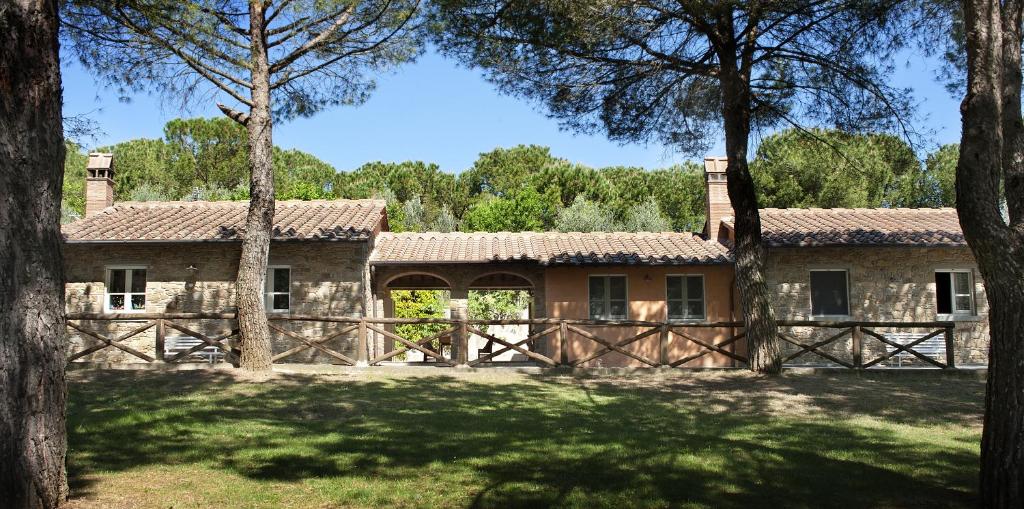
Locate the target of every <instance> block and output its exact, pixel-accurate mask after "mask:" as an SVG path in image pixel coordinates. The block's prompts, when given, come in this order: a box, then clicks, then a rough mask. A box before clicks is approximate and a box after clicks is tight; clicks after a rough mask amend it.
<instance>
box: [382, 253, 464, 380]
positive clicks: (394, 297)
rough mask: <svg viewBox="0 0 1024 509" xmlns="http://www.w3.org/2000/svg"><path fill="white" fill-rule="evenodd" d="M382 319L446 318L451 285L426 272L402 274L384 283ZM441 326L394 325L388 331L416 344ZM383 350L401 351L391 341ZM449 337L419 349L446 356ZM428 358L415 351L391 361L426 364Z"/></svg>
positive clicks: (398, 346)
mask: <svg viewBox="0 0 1024 509" xmlns="http://www.w3.org/2000/svg"><path fill="white" fill-rule="evenodd" d="M385 291H386V297H385V306H384V307H385V316H389V317H393V318H450V311H449V299H450V296H451V285H450V284H449V283H448V281H447V280H445V279H443V278H441V277H440V276H437V275H434V274H430V273H427V272H412V273H404V274H401V275H398V276H396V277H393V278H391V279H390V280H388V281H387V282H386V283H385ZM447 328H448V326H447V325H445V324H435V323H423V324H397V325H394V326H389V327H388V329H391V332H393V333H395V334H397V335H399V336H401V337H403V338H405V339H406V340H409V341H412V342H419V341H420V340H423V339H425V338H429V337H431V336H434V335H436V334H438V333H439V332H442V331H444V330H445V329H447ZM391 343H393V344H390V345H388V347H386V348H385V349H386V350H390V349H391V348H390V347H394V348H402V347H403V345H402V344H401V343H400V342H397V341H392V342H391ZM451 345H452V338H451V336H450V335H445V336H442V337H440V338H438V339H436V340H434V341H431V342H429V344H424V345H423V346H424V347H425V348H427V349H429V350H431V351H434V352H437V353H439V354H441V355H445V356H450V350H451ZM431 360H434V359H433V358H432V357H430V356H428V355H426V354H424V353H422V352H420V351H416V350H412V351H408V352H406V353H404V354H401V355H399V356H397V357H394V358H393V359H392V361H396V362H428V361H431Z"/></svg>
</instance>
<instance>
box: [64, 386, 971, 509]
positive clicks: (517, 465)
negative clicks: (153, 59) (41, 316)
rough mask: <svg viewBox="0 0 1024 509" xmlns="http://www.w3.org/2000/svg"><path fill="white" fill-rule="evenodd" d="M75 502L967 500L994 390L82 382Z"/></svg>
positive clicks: (761, 503) (73, 449)
mask: <svg viewBox="0 0 1024 509" xmlns="http://www.w3.org/2000/svg"><path fill="white" fill-rule="evenodd" d="M69 381H70V403H69V409H68V430H69V452H68V467H69V475H70V482H71V487H72V507H76V508H77V507H90V508H91V507H104V508H107V507H126V508H127V507H131V508H134V507H161V508H168V507H372V506H393V507H545V506H552V507H586V508H591V507H751V506H756V507H775V508H782V507H965V506H971V505H973V502H974V497H975V491H976V479H975V478H976V469H977V462H978V442H979V438H980V432H981V427H980V423H981V412H982V400H983V394H984V384H983V383H982V382H980V381H978V380H976V379H974V378H970V377H945V376H939V375H938V374H937V373H926V374H920V375H901V376H881V375H873V376H867V375H864V376H857V375H856V374H852V373H848V374H836V375H831V376H829V375H787V376H785V377H782V378H774V379H772V378H759V377H755V376H752V375H749V374H746V373H732V372H730V373H693V372H684V371H677V372H674V373H672V374H666V375H657V374H654V375H643V376H629V377H627V376H616V377H611V376H607V377H605V376H602V377H588V378H573V377H569V376H554V375H522V374H512V373H505V372H501V371H491V372H487V373H454V374H453V373H452V372H450V371H449V372H442V371H440V370H438V371H433V370H416V371H414V372H407V373H400V374H396V373H395V372H393V371H390V372H383V373H382V372H346V373H341V374H334V375H297V374H277V375H274V376H273V377H271V378H269V379H265V380H253V379H244V378H241V377H236V375H233V374H232V372H230V371H212V372H211V371H193V372H182V371H179V372H149V371H147V372H135V371H73V372H70V373H69Z"/></svg>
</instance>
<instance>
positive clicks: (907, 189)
mask: <svg viewBox="0 0 1024 509" xmlns="http://www.w3.org/2000/svg"><path fill="white" fill-rule="evenodd" d="M245 138H246V132H245V130H244V129H242V128H241V127H240V126H238V125H237V124H236V123H235V122H233V121H231V120H228V119H223V118H213V119H203V118H193V119H177V120H172V121H170V122H168V123H167V125H166V126H165V128H164V138H162V139H135V140H128V141H125V142H122V143H118V144H116V145H112V146H106V147H99V148H98V149H97V150H100V151H108V152H114V153H115V154H116V159H117V163H116V164H117V169H118V171H117V174H116V179H117V186H116V187H115V198H116V199H117V200H119V201H125V200H132V201H154V200H189V199H200V200H243V199H248V198H249V189H248V187H247V186H246V185H245V184H244V182H245V180H246V179H247V178H248V167H247V165H246V160H247V158H248V149H247V145H246V143H245ZM956 157H957V151H956V146H955V145H951V146H947V147H942V148H941V149H939V150H938V151H936V152H933V153H931V154H929V155H928V156H927V159H926V161H925V163H923V164H922V163H921V162H920V161H919V160H918V158H917V156H916V154H915V153H914V151H913V150H912V149H911V147H910V146H909V145H907V143H906V142H904V141H903V140H901V139H899V138H898V137H895V136H892V135H884V134H867V135H860V134H851V133H845V132H842V131H836V130H813V131H809V132H804V131H798V130H792V129H791V130H785V131H782V132H780V133H777V134H773V135H771V136H768V137H766V138H765V139H764V140H763V141H762V143H761V144H760V146H759V148H758V150H757V153H756V154H755V156H754V158H753V160H752V161H751V164H750V171H751V174H752V175H753V177H754V181H755V182H756V184H757V190H758V199H759V201H760V203H761V204H762V205H763V206H768V207H878V206H905V207H920V206H942V205H952V204H953V199H954V196H953V195H954V192H953V173H954V170H955V167H956ZM85 158H86V154H85V153H84V152H83V150H82V149H81V148H80V147H77V146H74V145H71V144H69V146H68V157H67V158H66V161H65V175H64V209H65V211H66V212H67V214H65V216H66V217H67V218H71V217H74V215H75V214H77V215H80V214H81V213H82V209H83V207H84V190H83V186H84V174H83V171H82V168H83V167H84V161H85ZM272 158H273V163H274V165H273V168H274V170H273V171H274V180H275V196H276V198H277V199H285V200H288V199H300V200H301V199H306V200H308V199H333V198H385V199H387V200H388V202H389V211H388V212H389V217H390V220H391V225H392V228H393V229H394V230H395V231H426V230H435V231H454V230H465V231H524V230H559V231H618V230H622V231H670V230H676V231H700V230H701V228H703V224H704V181H703V176H702V168H701V166H700V165H698V164H694V163H686V164H683V165H679V166H673V167H669V168H660V169H653V170H646V169H644V168H638V167H622V166H616V167H606V168H590V167H587V166H585V165H582V164H578V163H572V162H570V161H568V160H565V159H563V158H559V157H556V156H554V155H552V154H551V152H550V150H549V149H548V148H546V147H539V146H523V145H520V146H516V147H512V148H508V149H502V148H499V149H495V150H492V151H490V152H486V153H483V154H480V157H479V158H478V159H477V161H476V162H474V164H473V166H472V167H470V168H468V169H466V170H465V171H462V172H461V173H458V174H454V173H452V172H448V171H443V170H442V169H441V168H440V167H439V166H438V165H436V164H431V163H423V162H418V161H416V162H412V161H410V162H402V163H383V162H373V163H367V164H364V165H362V166H360V167H358V168H356V169H355V170H353V171H350V172H347V171H340V172H339V171H337V170H336V169H335V168H333V167H332V166H331V165H330V164H328V163H326V162H324V161H322V160H320V159H318V158H316V157H315V156H313V155H311V154H308V153H306V152H302V151H299V150H282V149H280V148H277V147H275V148H274V149H273V152H272Z"/></svg>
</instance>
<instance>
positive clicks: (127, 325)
mask: <svg viewBox="0 0 1024 509" xmlns="http://www.w3.org/2000/svg"><path fill="white" fill-rule="evenodd" d="M239 251H240V245H239V244H237V243H205V244H203V243H195V244H146V245H130V244H119V245H115V244H69V245H66V246H65V250H64V254H65V260H66V261H65V272H66V278H67V286H66V289H67V310H68V312H69V313H75V312H86V313H102V312H103V298H104V292H105V284H106V283H105V279H106V268H107V267H110V266H116V265H138V266H144V267H146V268H147V284H146V312H147V313H165V312H166V313H198V312H232V311H234V310H235V295H234V279H235V274H236V271H237V268H238V257H239ZM367 256H368V253H367V243H366V242H287V243H274V244H272V246H271V249H270V264H271V265H287V266H289V267H290V268H291V285H290V289H291V310H290V313H288V314H304V315H322V316H331V317H351V318H358V317H361V316H363V311H364V302H365V294H364V284H363V279H364V277H365V272H364V271H365V268H366V259H367ZM190 267H191V268H190ZM288 314H277V315H278V316H287V315H288ZM271 316H275V314H272V315H271ZM76 323H81V325H83V326H84V327H87V328H90V329H93V330H96V331H99V332H102V333H104V334H105V335H111V334H114V333H116V334H122V333H124V332H127V331H129V330H132V329H134V328H137V327H139V326H141V325H143V324H145V323H146V321H145V320H139V321H127V322H117V323H112V322H108V321H92V322H76ZM175 323H179V324H181V325H183V326H185V327H188V328H191V329H193V330H196V331H199V332H202V333H204V334H207V335H216V334H221V333H224V332H227V331H230V330H231V329H232V328H233V327H234V321H229V320H203V321H192V322H191V323H189V322H188V321H176V322H175ZM272 323H274V324H275V325H278V326H280V327H282V328H284V329H286V330H291V331H294V332H297V333H300V334H303V335H305V336H306V337H307V338H310V339H316V338H319V337H323V336H324V335H327V334H330V333H331V332H332V331H336V330H339V329H341V328H343V327H344V325H343V324H325V323H321V322H285V321H277V322H272ZM69 333H71V334H70V338H69V339H70V341H71V348H70V350H71V353H74V352H77V351H80V350H82V349H83V348H88V347H89V346H92V345H95V344H98V341H96V340H94V339H91V338H88V337H84V336H83V335H82V334H80V333H76V332H75V331H73V330H69ZM167 335H168V336H175V335H181V334H180V333H179V332H177V331H173V330H168V331H167ZM125 344H126V345H128V346H130V347H131V348H134V349H136V350H139V351H141V352H143V353H145V354H147V355H150V356H153V357H155V356H156V355H155V345H156V342H155V330H154V329H150V330H148V331H146V332H145V333H143V334H140V335H138V336H135V337H133V338H130V339H128V340H126V341H125ZM299 344H300V343H299V342H298V341H296V340H294V339H291V338H288V337H287V336H284V335H282V334H280V333H274V335H273V346H274V352H275V353H278V352H282V351H285V350H287V349H289V348H292V347H295V346H298V345H299ZM355 345H356V337H355V334H354V333H352V334H346V335H344V336H341V337H339V338H337V339H334V340H331V341H329V342H327V343H325V346H326V347H327V348H330V349H332V350H336V351H339V352H341V353H343V354H345V355H348V356H349V357H353V358H354V357H355V355H356V354H355ZM82 360H85V361H94V362H142V360H141V359H139V358H137V357H135V356H133V355H130V354H128V353H126V352H122V351H120V350H117V349H115V348H113V347H107V348H105V349H103V350H100V351H99V352H96V353H94V354H91V355H88V356H86V357H84V358H83V359H82ZM282 362H337V361H336V360H335V359H334V358H332V357H330V356H328V355H326V354H324V353H322V352H319V351H317V350H314V349H309V350H306V351H305V352H302V353H300V354H298V355H295V356H292V357H289V358H288V359H286V360H283V361H282Z"/></svg>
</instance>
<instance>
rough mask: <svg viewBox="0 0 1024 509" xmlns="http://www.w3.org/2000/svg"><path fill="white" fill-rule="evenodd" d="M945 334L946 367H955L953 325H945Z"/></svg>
mask: <svg viewBox="0 0 1024 509" xmlns="http://www.w3.org/2000/svg"><path fill="white" fill-rule="evenodd" d="M945 336H946V368H947V369H955V368H956V341H955V339H954V337H953V327H951V326H949V325H947V326H946V327H945Z"/></svg>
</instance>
